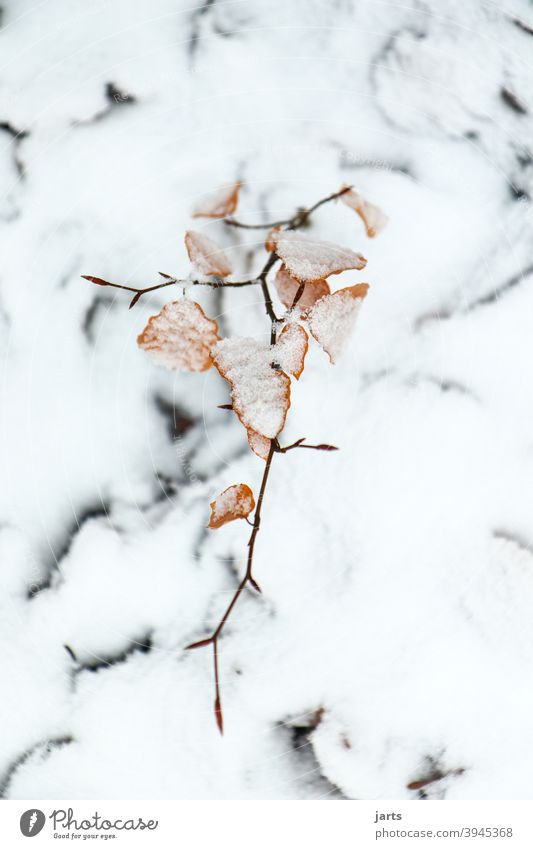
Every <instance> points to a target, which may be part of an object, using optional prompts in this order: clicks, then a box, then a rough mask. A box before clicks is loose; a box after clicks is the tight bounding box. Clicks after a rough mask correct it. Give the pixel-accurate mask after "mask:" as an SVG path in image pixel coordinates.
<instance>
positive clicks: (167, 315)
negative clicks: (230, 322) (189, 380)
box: [137, 298, 219, 371]
mask: <svg viewBox="0 0 533 849" xmlns="http://www.w3.org/2000/svg"><path fill="white" fill-rule="evenodd" d="M218 341H219V337H218V334H217V323H216V321H214V320H212V319H210V318H207V316H206V315H205V313H204V311H203V309H202V308H201V306H200V305H199V304H197V303H196V302H195V301H190V300H188V299H187V298H183V299H182V300H180V301H171V302H170V303H169V304H166V305H165V306H164V307H163V309H162V310H161V312H159V313H158V314H157V315H153V316H152V317H151V318H150V319H149V321H148V324H147V325H146V327H145V328H144V330H143V332H142V333H141V334H140V336H138V337H137V344H138V345H139V347H141V348H143V349H144V350H145V351H147V352H148V353H149V354H150V356H151V357H152V358H153V359H154V360H155V361H156V362H157V363H159V364H160V365H164V366H166V367H167V368H169V369H173V370H185V371H206V370H207V369H208V368H211V366H212V365H213V361H212V358H211V351H212V349H213V347H214V346H215V345H216V343H217V342H218Z"/></svg>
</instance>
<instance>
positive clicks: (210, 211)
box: [192, 182, 241, 218]
mask: <svg viewBox="0 0 533 849" xmlns="http://www.w3.org/2000/svg"><path fill="white" fill-rule="evenodd" d="M240 188H241V184H240V183H239V182H237V183H233V184H232V185H231V186H223V187H222V188H221V189H217V190H216V191H215V192H212V193H211V194H209V195H206V197H203V198H201V200H199V201H198V203H197V204H196V206H195V207H194V208H193V211H192V217H193V218H226V217H227V216H228V215H233V213H234V212H235V210H236V209H237V204H238V202H239V190H240Z"/></svg>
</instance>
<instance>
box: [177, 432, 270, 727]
mask: <svg viewBox="0 0 533 849" xmlns="http://www.w3.org/2000/svg"><path fill="white" fill-rule="evenodd" d="M275 451H276V448H275V441H274V440H272V441H271V443H270V451H269V453H268V457H267V459H266V463H265V470H264V472H263V479H262V481H261V488H260V490H259V496H258V498H257V505H256V508H255V512H254V521H253V526H252V533H251V534H250V539H249V540H248V558H247V562H246V571H245V573H244V576H243V578H242V579H241V581H240V583H239V586H238V587H237V589H236V590H235V592H234V593H233V596H232V598H231V601H230V603H229V605H228V606H227V608H226V610H225V612H224V613H223V615H222V618H221V619H220V621H219V623H218V625H217V627H216V628H215V630H214V631H213V633H212V634H211V636H210V637H206V638H205V639H203V640H198V642H196V643H191V644H190V645H188V646H186V648H187V649H196V648H202V647H203V646H209V645H212V646H213V660H214V668H215V719H216V722H217V725H218V729H219V731H220V733H221V734H222V733H223V727H224V715H223V711H222V700H221V696H220V680H219V669H218V641H219V639H220V637H221V635H222V632H223V630H224V628H225V626H226V623H227V621H228V619H229V618H230V616H231V614H232V612H233V609H234V607H235V605H236V604H237V602H238V600H239V598H240V596H241V594H242V592H243V590H244V589H245V587H246V585H247V584H250V585H251V586H252V587H253V588H254V590H256V591H257V592H259V593H260V592H261V588H260V586H259V584H258V583H257V581H256V580H255V578H254V576H253V562H254V549H255V541H256V538H257V534H258V533H259V529H260V527H261V509H262V507H263V499H264V496H265V491H266V487H267V482H268V476H269V474H270V467H271V465H272V458H273V457H274V453H275Z"/></svg>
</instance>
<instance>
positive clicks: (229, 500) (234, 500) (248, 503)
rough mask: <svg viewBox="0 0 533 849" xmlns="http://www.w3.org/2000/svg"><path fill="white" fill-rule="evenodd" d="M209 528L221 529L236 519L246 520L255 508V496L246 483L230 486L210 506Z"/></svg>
mask: <svg viewBox="0 0 533 849" xmlns="http://www.w3.org/2000/svg"><path fill="white" fill-rule="evenodd" d="M210 507H211V518H210V519H209V525H208V527H209V528H221V527H222V525H226V524H227V523H228V522H233V521H235V519H246V517H247V516H249V515H250V513H251V512H252V510H253V509H254V507H255V501H254V494H253V492H252V490H251V489H250V487H249V486H248V485H247V484H245V483H237V484H234V485H233V486H228V488H227V489H225V490H224V492H221V493H220V495H218V496H217V497H216V498H215V500H214V501H212V502H211V504H210Z"/></svg>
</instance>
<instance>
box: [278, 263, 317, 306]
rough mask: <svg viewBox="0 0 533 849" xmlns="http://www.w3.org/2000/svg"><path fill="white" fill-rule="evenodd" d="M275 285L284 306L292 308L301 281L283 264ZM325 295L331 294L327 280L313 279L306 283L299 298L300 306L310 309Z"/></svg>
mask: <svg viewBox="0 0 533 849" xmlns="http://www.w3.org/2000/svg"><path fill="white" fill-rule="evenodd" d="M274 285H275V287H276V291H277V293H278V297H279V299H280V301H281V303H282V304H283V306H284V307H287V309H290V308H291V307H292V305H293V303H294V298H295V297H296V293H297V292H298V289H299V288H300V285H301V283H300V281H299V280H296V278H295V277H292V276H291V275H290V274H289V272H288V271H287V269H286V268H285V266H284V265H282V266H281V268H280V269H279V271H278V273H277V274H276V277H275V278H274ZM324 295H329V286H328V284H327V282H326V281H325V280H312V281H310V282H309V283H306V284H305V285H304V290H303V292H302V294H301V295H300V297H299V299H298V308H299V309H301V310H308V309H309V307H312V306H313V304H314V303H316V301H318V300H319V298H323V297H324Z"/></svg>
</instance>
